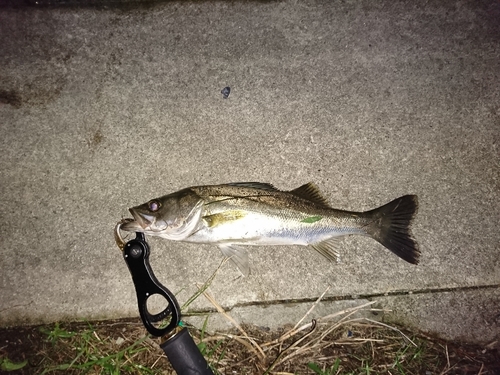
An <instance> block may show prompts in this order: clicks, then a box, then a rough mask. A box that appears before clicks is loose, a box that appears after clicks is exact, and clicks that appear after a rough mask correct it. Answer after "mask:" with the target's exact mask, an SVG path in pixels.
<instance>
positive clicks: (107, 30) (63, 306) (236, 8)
mask: <svg viewBox="0 0 500 375" xmlns="http://www.w3.org/2000/svg"><path fill="white" fill-rule="evenodd" d="M499 17H500V7H499V5H498V3H497V2H495V1H483V2H480V3H478V2H476V1H444V2H443V1H430V2H426V3H425V4H423V3H422V4H419V3H415V2H412V1H402V2H397V3H394V2H391V1H380V2H375V3H374V2H370V1H345V2H340V3H339V2H336V3H331V2H328V1H312V0H310V1H304V2H295V1H284V2H262V3H261V2H241V3H240V2H232V3H224V2H189V3H176V2H172V3H159V4H154V5H151V4H149V5H148V6H147V7H142V6H140V4H138V6H137V7H127V8H120V7H115V6H113V7H99V8H92V7H87V8H75V7H56V8H40V9H38V8H2V9H1V10H0V50H1V51H2V53H1V54H0V66H1V67H2V69H1V70H0V127H1V128H0V129H1V134H2V136H1V138H0V146H1V152H0V173H1V182H0V188H1V196H0V214H1V215H0V238H1V242H2V247H1V250H0V264H1V269H2V274H1V278H0V283H1V284H0V304H1V305H0V311H1V315H0V324H2V325H11V324H20V323H22V324H27V323H39V322H48V321H55V320H61V319H71V320H74V319H99V318H117V317H125V316H136V315H137V311H136V302H135V294H134V293H135V292H134V289H133V285H132V281H131V279H130V275H129V273H128V270H127V267H126V264H125V262H124V261H123V260H122V259H121V255H120V252H119V251H118V249H117V248H116V246H115V245H114V242H113V235H112V231H113V227H114V225H115V223H116V222H117V221H118V220H119V219H121V218H122V217H124V216H127V215H128V213H127V208H128V207H131V206H134V205H137V204H139V203H143V202H145V201H147V200H149V199H150V198H152V197H156V196H159V195H163V194H166V193H169V192H173V191H176V190H178V189H181V188H184V187H187V186H192V185H203V184H216V183H224V182H233V181H262V182H270V183H273V184H274V185H275V186H277V187H279V188H282V189H292V188H294V187H297V186H299V185H301V184H303V183H305V182H308V181H313V182H315V183H316V184H318V186H320V188H321V190H322V191H323V192H324V194H325V195H326V196H327V197H328V198H329V199H330V201H331V203H332V205H333V206H334V207H336V208H342V209H349V210H365V209H370V208H374V207H377V206H379V205H381V204H384V203H386V202H388V201H389V200H391V199H393V198H396V197H397V196H400V195H403V194H408V193H412V194H417V195H418V196H419V199H420V210H419V214H418V216H417V220H416V222H415V226H414V234H415V237H416V238H417V239H418V241H419V242H420V246H421V249H422V261H421V264H420V265H419V266H412V265H409V264H406V263H404V262H403V261H401V260H399V259H397V258H396V257H395V256H393V255H392V254H390V253H389V252H388V251H386V250H385V249H384V248H383V247H382V246H380V245H378V244H377V243H376V242H375V241H372V240H370V239H367V238H355V237H352V238H349V239H347V240H345V241H344V243H343V248H342V253H343V256H342V263H341V264H329V263H327V262H325V261H324V260H323V259H322V258H321V257H320V256H319V255H317V254H315V253H314V252H312V251H311V250H309V249H306V248H299V247H297V248H295V247H290V248H255V249H252V253H251V266H252V275H251V276H250V277H247V278H240V277H239V273H238V271H237V270H236V269H235V268H234V267H233V266H231V265H230V264H226V265H225V266H224V267H223V268H222V270H221V271H220V272H219V274H218V276H217V277H216V279H215V281H214V283H213V285H212V286H211V291H212V293H213V294H214V296H215V297H216V298H217V300H218V301H219V302H220V303H221V304H223V305H224V306H225V307H227V308H231V307H233V306H235V307H237V306H241V305H245V304H248V303H251V302H254V301H257V302H266V303H272V304H279V303H280V301H289V300H294V299H298V300H311V301H313V300H315V299H316V298H317V297H318V296H319V295H320V294H321V293H322V292H323V291H324V290H325V288H326V287H327V286H329V285H331V286H332V288H331V289H330V291H329V294H328V297H330V298H335V297H342V298H345V297H346V296H347V297H349V296H354V297H356V296H360V295H361V296H368V297H369V296H377V295H383V294H385V293H389V294H398V293H400V294H402V295H405V294H407V293H408V292H413V293H417V292H425V291H432V292H433V293H431V294H426V296H428V298H431V296H432V295H434V294H435V296H436V297H435V298H436V299H435V301H439V300H440V299H441V298H443V297H442V296H443V294H442V293H438V292H439V291H440V290H443V291H445V292H446V293H450V292H451V291H452V290H463V288H469V287H476V288H477V289H478V290H481V288H483V287H486V288H495V287H498V285H500V252H499V243H500V241H499V240H500V235H499V234H498V228H497V227H498V222H499V221H500V203H499V200H498V194H499V191H500V183H499V174H500V173H499V172H500V157H499V156H500V155H499V151H498V145H499V139H500V104H499V103H500V89H499V85H498V83H499V78H500V45H499V43H500V23H499V22H498V19H499ZM225 86H230V87H231V89H232V91H231V95H230V97H229V98H228V99H226V100H225V99H223V98H222V95H221V94H220V91H221V89H222V88H223V87H225ZM150 244H151V246H152V259H151V263H152V265H153V268H154V269H155V271H156V273H157V276H158V278H159V279H160V280H161V281H162V282H164V284H165V285H167V286H168V287H169V288H170V289H172V290H173V291H176V292H178V298H179V300H180V301H181V302H183V301H185V300H186V299H187V298H188V297H189V296H190V295H191V294H192V293H193V292H194V291H195V290H196V286H195V283H196V282H203V281H205V280H206V279H207V278H208V277H209V276H210V275H211V274H212V272H213V271H214V270H215V269H216V268H217V267H218V265H219V263H220V261H221V259H222V256H221V254H220V252H219V250H218V249H217V248H215V247H212V246H196V245H191V244H183V243H174V242H168V241H165V240H159V239H151V240H150ZM488 290H491V289H488ZM464 298H471V301H475V302H477V304H476V303H474V304H470V305H468V304H461V305H457V307H456V308H455V309H453V310H450V311H453V313H454V314H455V313H456V315H455V318H449V319H447V320H446V321H443V322H444V323H442V324H441V325H439V324H438V321H439V320H441V319H440V318H437V317H435V316H434V315H433V314H431V313H430V312H429V311H436V310H432V309H430V310H425V309H423V310H422V311H421V314H420V315H419V316H420V318H418V319H417V318H415V319H417V320H416V321H418V322H423V321H425V320H426V319H431V320H432V319H433V316H434V320H433V322H435V324H434V323H432V324H431V323H429V326H432V327H433V328H432V329H433V330H435V331H436V332H438V333H439V332H447V330H450V329H451V328H450V327H449V326H448V325H450V324H455V325H456V327H455V328H453V330H454V331H453V332H455V333H454V334H453V335H454V337H462V338H473V335H469V332H471V327H470V326H469V325H468V324H469V323H467V324H466V323H464V324H462V323H460V322H461V321H462V320H463V319H464V316H465V315H466V314H467V313H471V314H474V310H473V308H474V306H475V305H478V306H482V307H481V308H483V309H486V310H488V311H489V312H490V313H493V312H494V311H498V305H499V303H498V294H493V296H487V295H486V294H482V293H480V292H478V293H477V295H476V294H475V293H473V292H469V293H468V294H467V296H465V297H464ZM477 299H479V300H480V301H479V302H478V301H477ZM445 300H446V299H445ZM401 303H402V304H403V305H404V304H405V303H407V300H406V299H401ZM429 303H430V302H429ZM436 303H437V302H436ZM209 307H210V305H209V304H208V302H206V301H205V300H203V299H202V298H200V299H198V300H197V301H196V302H195V303H193V304H192V305H191V310H199V309H206V308H209ZM403 307H404V306H403ZM403 307H401V308H403ZM495 309H496V310H495ZM440 311H442V310H440ZM282 316H283V322H285V320H286V316H287V315H286V314H283V315H282ZM423 317H426V318H425V319H424V318H423ZM245 319H248V320H249V322H251V320H252V318H251V316H250V315H247V316H245ZM254 319H255V320H258V316H257V317H255V318H254ZM467 321H469V320H467ZM257 323H258V322H257ZM476 323H477V322H476ZM433 324H434V325H433ZM444 325H446V327H445V326H444ZM457 327H459V328H457ZM492 327H494V330H495V331H494V332H495V334H497V335H498V333H499V329H500V328H499V323H498V321H497V322H496V323H495V324H493V325H492ZM492 329H493V328H492Z"/></svg>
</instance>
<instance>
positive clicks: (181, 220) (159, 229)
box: [121, 189, 203, 241]
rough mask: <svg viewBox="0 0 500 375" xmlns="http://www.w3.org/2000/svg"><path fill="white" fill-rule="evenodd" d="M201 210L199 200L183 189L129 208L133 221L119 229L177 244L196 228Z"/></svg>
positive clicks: (196, 196)
mask: <svg viewBox="0 0 500 375" xmlns="http://www.w3.org/2000/svg"><path fill="white" fill-rule="evenodd" d="M202 208H203V200H202V199H201V198H200V197H199V196H198V195H197V194H195V193H194V192H193V191H191V190H190V189H184V190H181V191H178V192H176V193H172V194H169V195H165V196H163V197H160V198H155V199H151V200H150V201H148V202H146V203H144V204H141V205H139V206H136V207H132V208H130V209H129V211H130V213H131V214H132V216H133V217H134V220H133V221H129V222H126V223H124V224H123V225H122V226H121V229H122V230H125V231H130V232H143V233H145V234H149V235H152V236H160V237H164V238H168V239H172V240H177V241H181V240H183V239H185V238H187V237H189V236H190V235H191V234H192V233H193V232H194V231H195V230H196V228H197V227H198V224H199V222H200V219H201V212H202Z"/></svg>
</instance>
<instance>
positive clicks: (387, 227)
mask: <svg viewBox="0 0 500 375" xmlns="http://www.w3.org/2000/svg"><path fill="white" fill-rule="evenodd" d="M417 209H418V198H417V196H416V195H405V196H402V197H399V198H397V199H394V200H393V201H391V202H389V203H387V204H385V205H383V206H381V207H378V208H376V209H373V210H370V211H364V212H351V211H344V210H339V209H334V208H332V207H331V206H330V204H329V203H328V201H327V200H326V199H325V197H324V196H323V195H322V193H321V192H320V190H319V189H318V187H317V186H316V185H315V184H314V183H311V182H310V183H307V184H305V185H302V186H300V187H298V188H296V189H293V190H290V191H282V190H279V189H277V188H275V187H274V186H273V185H271V184H268V183H261V182H236V183H228V184H221V185H204V186H193V187H188V188H185V189H182V190H179V191H177V192H174V193H171V194H168V195H165V196H162V197H160V198H155V199H152V200H150V201H148V202H146V203H144V204H141V205H139V206H135V207H132V208H130V209H129V211H130V213H131V214H132V216H133V219H127V220H124V222H123V224H122V225H121V228H120V229H121V230H124V231H130V232H142V233H144V234H146V235H150V236H158V237H162V238H165V239H168V240H173V241H184V242H191V243H200V244H215V245H217V246H218V247H219V249H220V250H221V251H222V253H223V254H224V255H225V256H227V257H229V259H230V260H231V261H232V262H233V263H234V264H235V265H236V266H237V267H238V269H239V270H240V271H241V273H242V274H243V275H248V274H249V273H250V266H249V262H248V253H247V249H248V247H249V246H280V245H302V246H309V247H311V248H313V249H314V250H316V251H317V252H318V253H320V254H321V255H323V256H324V257H325V258H326V259H328V260H330V261H334V262H335V261H338V260H339V257H340V255H339V254H340V253H339V251H338V249H339V245H338V243H339V239H341V238H342V237H345V236H350V235H361V236H369V237H371V238H373V239H374V240H376V241H378V242H379V243H380V244H382V245H383V246H385V247H386V248H387V249H389V250H390V251H391V252H393V253H394V254H395V255H397V256H398V257H399V258H401V259H403V260H405V261H406V262H408V263H411V264H418V263H419V259H420V250H419V246H418V243H417V242H416V240H415V239H414V238H413V237H412V234H411V224H412V221H413V219H414V217H415V215H416V212H417Z"/></svg>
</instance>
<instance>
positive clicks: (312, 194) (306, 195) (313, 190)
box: [290, 182, 330, 208]
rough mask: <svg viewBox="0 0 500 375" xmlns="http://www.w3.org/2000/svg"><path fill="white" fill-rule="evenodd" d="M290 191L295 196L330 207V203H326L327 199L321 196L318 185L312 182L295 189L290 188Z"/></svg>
mask: <svg viewBox="0 0 500 375" xmlns="http://www.w3.org/2000/svg"><path fill="white" fill-rule="evenodd" d="M290 193H292V194H293V195H295V196H297V197H300V198H303V199H307V200H308V201H311V202H314V203H316V204H319V205H320V206H323V207H327V208H330V204H329V203H328V201H327V200H326V199H325V197H323V195H322V194H321V192H320V191H319V189H318V187H317V186H316V185H314V184H313V183H312V182H309V183H307V184H305V185H302V186H300V187H298V188H297V189H294V190H291V191H290Z"/></svg>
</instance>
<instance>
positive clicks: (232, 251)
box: [219, 244, 250, 276]
mask: <svg viewBox="0 0 500 375" xmlns="http://www.w3.org/2000/svg"><path fill="white" fill-rule="evenodd" d="M219 249H220V251H222V254H224V255H225V256H227V257H228V258H229V259H230V260H231V261H232V262H233V263H234V264H235V265H236V267H238V269H239V270H240V272H241V273H242V274H243V276H248V275H249V274H250V266H249V264H248V253H247V251H246V249H245V247H244V246H240V245H234V244H223V245H219Z"/></svg>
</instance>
